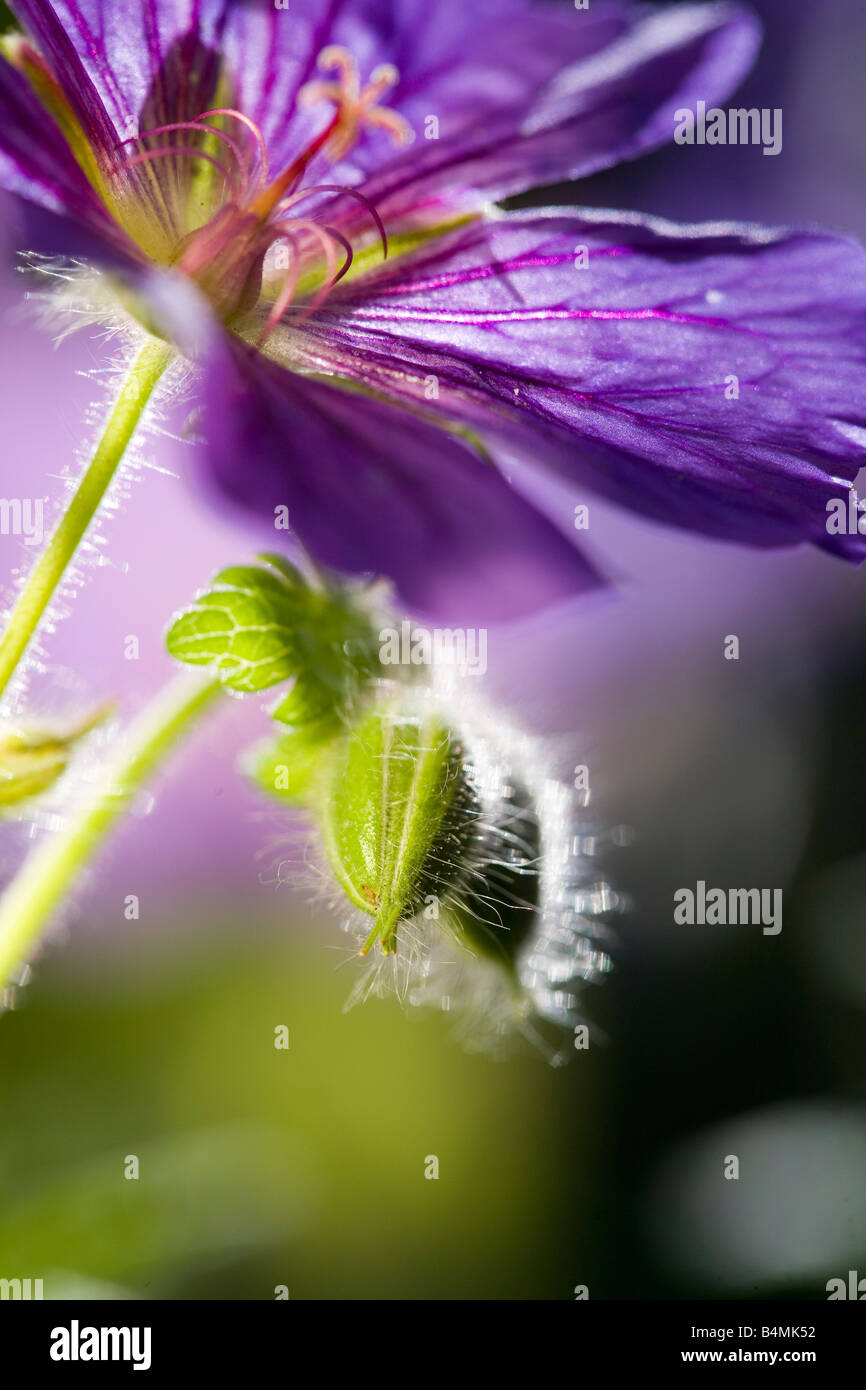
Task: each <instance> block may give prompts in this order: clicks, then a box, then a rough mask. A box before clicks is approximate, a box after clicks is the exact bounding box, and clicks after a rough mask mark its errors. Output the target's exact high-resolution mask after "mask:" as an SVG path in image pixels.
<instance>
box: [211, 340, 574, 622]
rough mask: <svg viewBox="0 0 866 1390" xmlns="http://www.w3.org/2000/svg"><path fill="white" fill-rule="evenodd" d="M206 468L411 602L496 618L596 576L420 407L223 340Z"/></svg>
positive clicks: (314, 545)
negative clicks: (326, 380)
mask: <svg viewBox="0 0 866 1390" xmlns="http://www.w3.org/2000/svg"><path fill="white" fill-rule="evenodd" d="M205 390H206V424H205V430H206V434H207V440H208V443H207V445H206V446H205V448H204V450H202V451H200V453H202V454H203V461H204V464H205V475H206V477H207V478H208V479H209V480H210V481H211V482H212V483H215V484H216V486H217V487H218V488H219V490H220V491H221V493H222V494H223V495H224V496H226V497H228V498H230V499H231V501H233V502H234V503H236V504H237V505H239V506H241V507H243V508H244V509H245V510H246V511H248V512H251V513H252V514H254V515H255V516H257V517H258V518H259V520H260V522H261V525H262V528H263V530H266V531H268V532H269V533H270V536H271V541H272V543H273V540H274V538H275V537H276V539H277V540H279V538H280V532H279V531H276V532H275V531H274V526H275V519H276V518H278V517H279V516H280V514H281V512H280V511H278V510H277V509H283V508H285V507H288V515H289V519H290V523H291V527H292V529H293V531H294V532H295V533H296V535H297V536H298V538H299V539H300V540H301V541H302V543H303V544H304V545H305V546H306V547H307V549H308V550H309V551H310V553H311V554H312V555H313V557H314V558H315V559H316V560H318V561H319V562H320V563H321V564H323V565H326V566H329V567H333V568H335V569H338V570H343V571H346V572H349V573H352V574H359V573H368V572H371V573H373V574H385V575H387V576H389V577H390V578H391V579H393V580H394V582H395V583H396V586H397V589H398V591H399V593H400V595H401V597H402V598H403V599H404V600H405V601H406V603H407V604H409V605H410V606H412V607H415V608H418V609H421V610H424V611H427V612H432V613H436V614H439V615H441V616H443V617H447V618H450V619H457V618H461V619H467V618H473V619H476V618H480V619H483V620H488V621H497V620H500V619H506V618H516V617H520V616H523V615H524V614H526V613H531V612H534V611H536V610H538V609H540V608H543V607H546V606H547V605H549V604H552V603H555V602H557V601H559V600H561V599H564V598H567V597H571V596H573V595H574V594H575V593H579V592H582V591H585V590H587V589H590V588H593V587H595V586H596V585H597V584H598V583H599V582H600V581H599V579H598V576H597V575H596V573H595V571H594V570H593V569H592V568H591V567H590V566H589V564H588V563H587V562H586V561H585V560H584V559H583V558H582V556H581V555H580V554H579V553H578V551H577V550H576V549H575V548H574V547H573V546H572V545H571V543H570V542H569V541H568V540H566V539H565V537H564V536H563V535H562V534H561V533H560V532H559V531H558V530H556V528H555V527H554V526H553V525H552V524H551V523H550V522H549V521H548V520H547V519H546V518H544V517H543V516H541V515H540V513H538V512H537V511H535V510H534V508H533V507H532V506H531V505H530V504H529V503H528V502H527V501H526V500H525V499H524V498H523V497H522V496H521V495H520V494H519V493H518V492H517V491H516V490H515V489H514V488H512V487H510V486H509V485H508V484H507V483H506V481H505V480H504V478H503V477H502V475H501V474H500V473H499V472H498V470H497V469H496V468H495V467H494V466H493V465H492V464H490V463H487V462H485V461H483V460H482V459H481V458H480V457H479V455H478V454H477V453H476V452H475V451H474V450H472V449H471V448H469V447H468V446H467V445H466V444H465V443H464V442H463V441H462V440H461V439H459V438H457V437H456V436H454V435H453V434H449V433H446V432H445V431H444V430H440V429H438V428H437V427H435V426H433V425H430V424H427V423H426V422H425V421H424V420H423V419H421V418H419V416H417V415H416V414H410V413H409V412H407V411H404V410H401V409H399V408H396V407H394V406H391V405H388V404H383V403H382V402H380V401H378V400H375V399H373V398H371V397H367V396H361V395H358V393H357V392H355V391H349V390H344V389H340V388H339V387H334V386H328V385H322V384H320V383H318V382H314V381H310V380H308V379H304V378H301V377H298V376H296V375H294V374H293V373H291V372H288V371H286V370H285V369H284V368H282V367H280V366H277V365H276V364H274V363H273V362H270V361H267V360H266V359H265V358H263V357H262V356H261V355H260V354H257V353H255V352H253V351H252V350H251V349H248V348H246V347H245V346H244V345H243V344H241V343H240V342H239V341H238V340H235V341H234V342H232V343H231V344H229V340H228V339H225V341H224V343H223V344H221V345H220V347H219V348H218V349H217V351H216V352H215V353H214V354H213V355H212V358H211V361H210V364H209V366H208V368H207V371H206V377H205Z"/></svg>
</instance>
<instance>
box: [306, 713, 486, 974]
mask: <svg viewBox="0 0 866 1390" xmlns="http://www.w3.org/2000/svg"><path fill="white" fill-rule="evenodd" d="M469 803H470V793H469V789H468V786H467V783H466V779H465V777H464V775H463V757H462V751H461V748H460V745H459V742H458V741H457V739H456V738H455V737H454V735H453V734H452V732H451V731H450V729H449V728H448V727H447V726H446V725H445V724H444V723H443V722H442V721H441V720H440V719H438V718H437V717H436V716H435V715H433V716H421V717H414V718H413V717H409V716H406V715H404V714H402V713H399V712H395V711H392V710H390V709H388V708H386V709H384V710H382V709H374V710H372V711H369V712H368V713H366V714H365V715H363V716H362V717H361V718H360V719H359V721H358V722H357V723H356V724H355V726H354V727H353V728H352V729H351V730H350V731H348V732H347V733H346V735H345V736H344V738H343V739H342V740H341V741H340V743H339V746H338V748H337V752H336V756H335V758H334V759H333V762H332V763H331V766H330V777H329V780H328V783H327V786H326V788H325V795H324V797H323V801H322V805H321V809H320V818H321V827H322V834H323V837H324V842H325V848H326V850H327V853H328V856H329V858H330V861H331V864H332V866H333V869H334V872H335V874H336V876H337V880H338V882H339V883H340V884H341V886H342V888H343V889H344V891H345V893H346V896H347V897H348V898H349V901H350V902H351V903H353V904H354V906H355V907H356V908H358V909H360V911H361V912H363V913H365V914H366V915H367V916H370V917H372V918H373V919H374V926H373V928H372V930H371V931H370V933H369V936H368V937H367V940H366V942H365V944H364V947H363V950H362V954H364V955H366V953H367V951H368V950H369V949H370V947H371V946H372V945H373V943H374V942H375V941H377V940H378V941H380V942H381V945H382V949H383V951H384V952H385V954H386V955H392V954H394V953H395V952H396V950H397V938H398V928H399V926H400V923H401V922H403V921H405V920H407V919H408V918H411V917H412V916H414V915H415V914H416V913H417V912H418V911H419V910H420V908H421V907H422V906H423V905H424V902H425V899H426V897H427V896H428V895H430V894H434V893H435V892H436V891H438V890H439V889H440V888H441V886H442V885H443V883H447V881H448V879H449V877H450V869H451V866H453V869H454V872H455V873H456V872H457V867H458V864H459V859H460V846H461V834H463V833H464V832H466V831H468V826H469V824H470V823H471V810H470V805H469Z"/></svg>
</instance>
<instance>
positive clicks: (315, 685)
mask: <svg viewBox="0 0 866 1390" xmlns="http://www.w3.org/2000/svg"><path fill="white" fill-rule="evenodd" d="M259 559H260V561H261V562H262V563H261V564H258V565H232V566H230V567H229V568H228V569H224V570H220V572H219V574H217V575H216V576H215V578H214V581H213V587H212V588H211V589H209V590H208V591H207V592H206V593H203V594H200V595H199V596H198V598H197V599H196V600H195V602H194V603H193V604H191V606H190V607H189V608H188V609H187V610H186V611H185V612H183V613H181V614H180V616H179V617H177V618H176V619H175V621H174V623H173V624H172V626H171V628H170V629H169V632H168V636H167V639H166V645H167V647H168V650H169V652H170V653H171V655H172V656H174V657H176V658H177V660H178V661H184V662H186V663H188V664H189V665H192V666H207V667H210V668H211V670H212V671H213V672H214V674H215V675H216V676H217V677H218V679H219V680H221V681H222V682H223V684H224V685H227V686H229V687H230V688H231V689H232V690H238V691H243V692H246V693H252V692H256V691H261V690H268V689H270V688H271V687H272V686H275V685H281V684H282V683H283V682H285V681H288V680H290V679H292V678H293V677H295V678H296V680H295V685H294V686H293V688H292V690H291V691H290V692H289V694H288V695H286V696H285V697H284V698H283V699H282V700H281V701H280V703H279V704H278V705H277V707H276V709H275V711H274V717H275V718H276V719H278V720H279V721H280V723H283V724H289V725H292V726H295V725H300V724H307V723H310V722H312V721H316V720H319V719H322V718H324V717H325V716H326V715H332V714H334V713H335V712H336V711H338V710H339V709H340V708H341V707H343V706H344V705H345V704H346V703H347V702H348V701H349V700H350V699H351V698H352V697H353V696H354V695H355V694H356V693H357V691H358V690H359V689H360V688H361V687H362V686H363V685H364V684H365V683H366V682H367V681H368V680H369V679H370V678H371V676H372V675H373V674H374V672H375V671H376V670H377V669H378V664H379V656H378V647H377V639H376V634H375V632H374V630H373V628H372V626H371V623H370V619H369V617H368V616H367V614H366V613H365V612H364V611H363V610H362V609H361V608H360V607H358V606H357V604H356V603H355V602H354V601H353V598H352V596H351V594H349V593H347V592H345V591H343V590H341V589H339V588H337V587H336V586H331V585H328V586H325V587H321V588H319V587H315V588H314V587H313V586H312V585H311V584H309V583H307V581H306V580H305V579H304V577H303V575H301V574H300V572H299V571H298V570H296V569H295V567H294V566H293V565H291V564H289V562H288V561H287V560H284V559H283V558H282V556H279V555H262V556H260V557H259Z"/></svg>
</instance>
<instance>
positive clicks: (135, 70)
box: [12, 0, 229, 150]
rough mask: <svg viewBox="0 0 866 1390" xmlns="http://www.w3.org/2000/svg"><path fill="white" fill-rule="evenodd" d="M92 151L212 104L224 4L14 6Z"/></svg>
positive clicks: (59, 0)
mask: <svg viewBox="0 0 866 1390" xmlns="http://www.w3.org/2000/svg"><path fill="white" fill-rule="evenodd" d="M12 8H13V9H14V10H15V12H16V13H17V15H18V16H19V18H20V19H21V22H22V24H23V26H24V28H25V30H26V31H27V32H28V33H29V34H30V35H31V37H32V38H33V39H34V41H35V43H36V44H37V46H38V47H39V49H40V50H41V52H42V54H43V56H44V57H45V58H46V60H47V62H48V63H49V65H50V66H51V68H52V70H53V71H54V73H55V76H56V77H57V79H58V81H59V82H60V84H61V86H62V88H63V91H64V93H65V95H66V97H67V100H68V101H69V102H70V104H71V106H72V108H73V110H74V111H75V113H76V115H77V116H78V118H79V120H80V121H81V124H82V127H83V129H84V130H85V132H86V133H87V135H88V137H89V138H90V140H91V142H92V143H93V144H94V145H95V147H96V148H97V149H100V150H111V149H112V148H113V147H114V146H115V145H116V144H117V142H118V140H123V139H126V138H128V137H129V136H131V135H136V134H138V131H139V120H141V121H142V128H148V127H150V126H155V125H162V124H165V123H166V122H168V121H178V120H189V119H190V118H191V117H193V116H196V115H198V114H199V113H200V112H201V111H203V110H205V109H206V108H207V107H208V106H209V105H211V104H212V98H213V95H214V91H215V88H216V81H217V78H218V75H219V64H220V57H219V55H220V49H221V45H222V36H223V30H224V26H225V17H226V12H227V10H228V8H229V5H228V3H227V0H134V2H133V3H129V4H127V3H117V0H51V2H50V3H49V0H14V3H13V5H12Z"/></svg>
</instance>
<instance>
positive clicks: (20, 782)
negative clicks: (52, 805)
mask: <svg viewBox="0 0 866 1390" xmlns="http://www.w3.org/2000/svg"><path fill="white" fill-rule="evenodd" d="M107 712H108V711H107V708H105V707H103V708H100V709H98V710H96V711H95V712H94V713H93V714H92V715H89V716H88V717H87V718H86V719H84V720H83V721H82V722H81V723H80V724H78V725H77V726H76V727H74V728H72V729H70V730H67V731H65V732H60V731H58V730H56V729H50V728H47V727H38V726H36V725H20V726H15V727H13V728H6V729H4V730H2V731H0V815H2V814H3V813H5V812H9V811H14V810H16V809H17V808H18V807H19V806H20V805H22V803H24V802H27V801H31V800H33V799H34V798H35V797H37V796H40V795H41V794H42V793H43V792H45V791H47V790H48V789H49V787H52V786H53V785H54V783H55V782H56V781H57V780H58V778H59V777H60V776H61V775H62V774H63V773H64V772H65V771H66V768H67V766H68V765H69V760H70V758H71V756H72V753H73V750H74V748H75V745H76V743H77V742H78V740H79V739H81V738H83V737H84V735H85V734H87V733H89V732H90V730H91V729H93V728H95V727H96V725H97V724H99V723H101V722H102V720H103V719H104V718H105V716H106V714H107Z"/></svg>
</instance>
